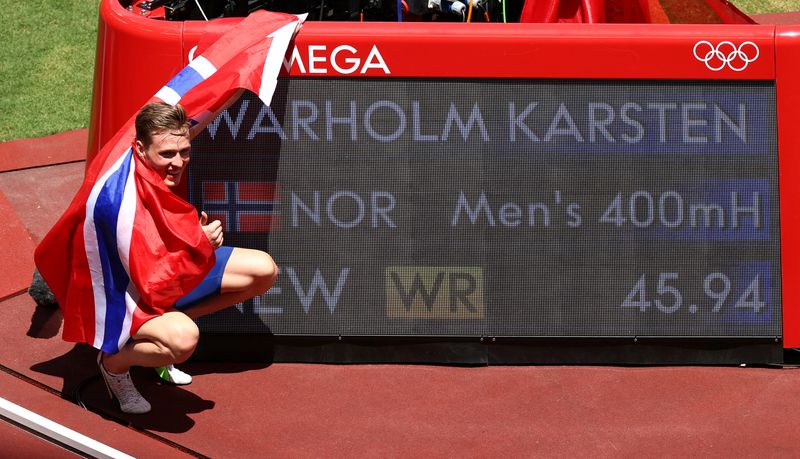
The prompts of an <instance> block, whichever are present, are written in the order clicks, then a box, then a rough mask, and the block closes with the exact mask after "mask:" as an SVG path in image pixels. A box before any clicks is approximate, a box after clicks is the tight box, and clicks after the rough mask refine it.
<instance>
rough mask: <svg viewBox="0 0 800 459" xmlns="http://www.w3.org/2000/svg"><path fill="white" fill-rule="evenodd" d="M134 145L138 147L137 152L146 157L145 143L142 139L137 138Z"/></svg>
mask: <svg viewBox="0 0 800 459" xmlns="http://www.w3.org/2000/svg"><path fill="white" fill-rule="evenodd" d="M133 146H134V148H135V149H136V154H137V155H139V157H140V158H142V159H144V144H143V143H142V141H141V140H139V139H136V142H134V143H133Z"/></svg>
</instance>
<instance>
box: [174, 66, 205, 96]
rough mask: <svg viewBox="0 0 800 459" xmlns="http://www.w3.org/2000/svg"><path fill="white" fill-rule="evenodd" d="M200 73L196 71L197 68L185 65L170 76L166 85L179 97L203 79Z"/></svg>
mask: <svg viewBox="0 0 800 459" xmlns="http://www.w3.org/2000/svg"><path fill="white" fill-rule="evenodd" d="M204 79H205V78H203V76H202V75H200V74H199V73H197V70H195V69H193V68H192V67H189V66H186V67H184V69H183V70H181V71H180V73H178V74H177V75H175V76H174V77H172V79H171V80H169V83H167V84H166V86H167V87H169V88H171V89H172V90H173V91H175V92H177V93H178V94H179V95H180V96H181V97H183V95H184V94H186V93H187V92H189V90H190V89H192V88H193V87H195V86H196V85H197V84H199V83H200V82H201V81H203V80H204Z"/></svg>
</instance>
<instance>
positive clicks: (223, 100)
mask: <svg viewBox="0 0 800 459" xmlns="http://www.w3.org/2000/svg"><path fill="white" fill-rule="evenodd" d="M296 21H297V17H296V16H293V15H287V14H278V13H267V12H264V11H260V12H256V13H253V14H251V15H250V16H249V17H248V18H246V19H245V20H243V21H242V22H241V23H239V25H238V26H237V27H234V28H233V29H231V31H229V32H228V33H226V34H225V35H223V36H222V37H220V38H219V40H217V41H216V42H214V43H213V44H211V43H210V39H204V40H202V41H201V44H202V46H201V50H206V52H205V53H203V57H205V58H206V59H208V60H209V61H210V62H211V63H212V64H213V65H214V66H215V67H216V69H217V71H216V73H214V74H213V75H211V76H210V77H209V78H207V79H206V80H204V81H203V82H201V83H199V84H198V85H197V86H195V87H193V88H192V89H190V90H189V91H188V92H187V93H186V94H184V96H183V98H182V99H181V100H180V104H181V105H183V106H184V108H185V109H186V111H187V114H188V115H189V117H190V118H192V119H195V120H200V119H202V120H203V121H205V122H209V121H210V120H211V119H213V116H214V114H215V113H216V112H218V111H219V110H221V109H222V108H224V107H225V105H226V104H227V103H229V102H230V101H231V99H232V98H235V97H236V96H238V95H239V94H240V92H241V91H242V90H243V89H249V90H251V91H254V92H256V93H258V92H259V88H260V85H261V81H262V72H263V70H264V61H265V58H266V55H267V53H268V51H269V47H270V44H271V42H272V40H271V39H269V38H266V35H268V34H270V33H271V32H273V31H275V30H277V29H279V28H281V27H283V26H286V25H289V24H291V23H293V22H296ZM206 48H207V49H206ZM267 77H270V76H269V75H267ZM274 77H277V72H276V74H275V75H274V76H272V78H274ZM157 100H159V99H157V98H153V99H151V100H150V101H149V102H153V101H157ZM134 118H135V116H134V117H131V119H130V120H129V121H128V122H127V123H126V124H125V126H124V127H123V128H122V129H120V131H119V132H118V133H117V134H116V135H115V136H114V137H113V138H112V139H111V140H110V141H109V142H108V143H107V144H106V145H105V146H104V147H103V148H102V149H101V150H100V152H99V153H98V154H97V156H96V157H95V159H94V161H92V163H91V164H90V165H89V167H88V169H87V173H86V177H85V179H84V182H83V184H82V185H81V187H80V189H79V191H78V193H77V194H76V196H75V198H74V199H73V201H72V203H71V204H70V206H69V207H68V209H67V210H66V212H65V213H64V215H62V217H61V218H60V219H59V220H58V222H57V223H56V224H55V225H54V226H53V228H52V229H51V230H50V232H49V233H48V234H47V235H46V236H45V238H44V239H43V240H42V242H41V243H40V244H39V246H38V247H37V248H36V251H35V254H34V258H35V261H36V265H37V267H38V268H39V271H40V272H41V274H42V276H43V277H44V279H45V281H46V282H47V284H48V286H49V287H50V288H51V290H52V291H53V293H54V295H55V297H56V299H57V300H58V302H59V304H60V305H61V308H62V310H63V314H64V334H63V337H64V339H65V340H67V341H77V342H86V343H89V344H92V343H93V340H94V339H95V338H94V336H95V332H96V331H97V330H96V328H97V327H102V326H103V323H102V322H101V319H98V318H97V317H95V301H94V299H95V296H96V295H102V292H103V285H96V284H93V281H92V273H91V272H90V267H89V262H88V259H87V254H86V245H85V241H84V220H85V217H86V205H87V201H88V199H89V197H90V194H91V192H92V187H93V186H94V185H95V183H97V181H98V179H99V178H100V177H102V175H103V174H104V173H105V172H106V171H108V170H109V169H110V168H111V167H112V165H113V164H114V163H116V162H117V160H118V159H120V158H121V157H122V156H123V155H124V154H125V153H126V151H127V150H128V147H129V146H130V142H131V140H132V139H133V138H134V124H133V122H134ZM202 126H203V125H202V123H201V125H200V126H199V127H202ZM198 130H199V129H193V131H192V132H193V133H196V132H197V131H198ZM133 157H134V160H135V161H136V167H135V176H134V180H135V188H136V211H135V216H134V220H133V231H132V235H131V242H130V254H129V255H130V256H129V264H128V266H126V269H127V270H128V275H129V276H130V279H131V282H132V283H133V285H134V286H135V288H136V290H137V291H138V293H139V295H140V296H141V298H140V300H139V301H138V305H137V306H138V309H136V310H135V311H134V312H133V318H132V321H133V323H132V324H131V327H132V328H131V330H130V334H133V333H135V331H136V330H137V329H138V327H139V326H141V324H142V323H144V322H146V321H147V320H148V319H149V318H152V317H154V316H157V315H160V314H163V312H164V311H166V310H167V309H169V308H171V307H172V305H173V304H174V303H175V301H176V300H177V299H179V298H180V297H182V296H184V295H185V294H186V293H188V292H189V291H191V289H193V288H194V287H195V286H196V285H197V284H198V283H199V282H200V281H201V280H202V278H203V276H204V275H205V274H206V273H207V272H208V271H209V270H210V269H211V267H212V266H213V265H214V262H215V259H214V252H213V249H212V247H211V244H210V243H209V242H208V239H207V238H206V236H205V234H204V232H203V230H202V228H201V227H200V225H199V220H198V215H197V211H196V210H195V209H194V207H192V206H191V205H190V204H189V203H187V202H186V201H184V200H183V199H182V198H180V197H179V196H178V195H176V194H174V193H173V192H172V191H170V189H169V188H168V187H167V186H166V185H165V184H164V182H163V180H162V178H161V177H159V176H158V175H157V174H156V173H155V172H154V171H152V170H151V169H149V168H148V167H146V164H145V163H144V162H143V161H141V160H139V159H138V157H137V155H135V154H134V155H133ZM97 277H98V275H97V273H95V278H97ZM101 278H102V276H101ZM126 332H127V331H126Z"/></svg>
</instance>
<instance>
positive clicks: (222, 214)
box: [199, 180, 280, 233]
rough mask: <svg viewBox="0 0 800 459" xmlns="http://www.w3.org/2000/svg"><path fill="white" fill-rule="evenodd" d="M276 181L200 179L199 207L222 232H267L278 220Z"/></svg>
mask: <svg viewBox="0 0 800 459" xmlns="http://www.w3.org/2000/svg"><path fill="white" fill-rule="evenodd" d="M277 199H278V195H277V186H276V184H275V182H253V181H238V180H232V181H216V180H214V181H212V180H209V181H203V182H202V184H201V199H200V203H199V204H200V207H201V208H202V209H203V210H204V211H205V212H206V213H207V214H208V218H209V219H210V220H219V221H220V222H222V228H223V231H225V232H235V233H268V232H270V231H275V230H277V229H278V225H279V223H280V220H279V216H280V212H279V211H278V205H277V204H278V202H277Z"/></svg>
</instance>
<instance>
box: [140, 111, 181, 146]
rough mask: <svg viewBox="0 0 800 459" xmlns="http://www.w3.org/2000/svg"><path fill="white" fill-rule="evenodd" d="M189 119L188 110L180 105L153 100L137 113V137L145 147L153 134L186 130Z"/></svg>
mask: <svg viewBox="0 0 800 459" xmlns="http://www.w3.org/2000/svg"><path fill="white" fill-rule="evenodd" d="M188 129H189V121H188V120H187V119H186V110H184V109H183V107H181V106H180V105H174V106H173V105H170V104H168V103H165V102H152V103H149V104H147V105H145V106H144V107H142V109H141V110H139V114H137V115H136V139H137V140H139V141H140V142H142V144H143V145H144V146H145V147H148V146H150V142H151V141H152V135H153V134H158V133H159V132H163V131H173V130H174V131H186V130H188Z"/></svg>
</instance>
